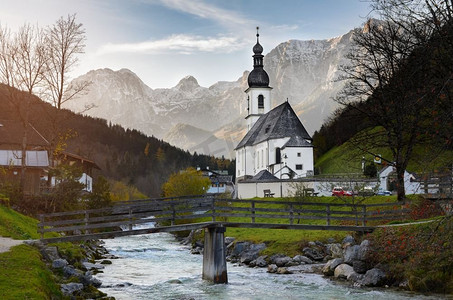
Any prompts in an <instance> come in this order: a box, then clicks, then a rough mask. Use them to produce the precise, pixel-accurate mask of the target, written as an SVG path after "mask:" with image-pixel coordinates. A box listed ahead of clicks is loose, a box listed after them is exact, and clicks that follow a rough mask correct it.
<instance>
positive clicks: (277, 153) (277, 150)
mask: <svg viewBox="0 0 453 300" xmlns="http://www.w3.org/2000/svg"><path fill="white" fill-rule="evenodd" d="M281 162H282V155H281V153H280V148H275V163H276V164H280V163H281Z"/></svg>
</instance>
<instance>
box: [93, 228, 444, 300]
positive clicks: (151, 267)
mask: <svg viewBox="0 0 453 300" xmlns="http://www.w3.org/2000/svg"><path fill="white" fill-rule="evenodd" d="M104 246H105V247H106V248H107V250H108V251H109V252H110V253H111V254H113V255H115V256H118V257H119V258H118V259H113V260H112V262H113V263H112V264H111V265H106V267H105V269H104V272H103V273H99V274H97V275H96V277H97V278H98V279H99V280H101V281H102V286H101V288H100V290H101V291H103V292H105V293H107V294H108V295H109V296H113V297H115V298H116V299H118V300H120V299H134V300H135V299H185V300H187V299H196V300H201V299H231V300H233V299H234V300H241V299H257V300H258V299H259V300H262V299H263V300H265V299H269V300H270V299H272V300H274V299H317V300H321V299H385V300H389V299H441V298H440V297H435V296H430V297H426V296H421V295H414V294H409V293H404V292H395V291H392V290H386V289H377V290H372V289H362V288H353V287H348V286H347V285H345V284H341V283H336V282H333V281H331V280H329V279H326V278H324V277H323V276H321V275H318V274H291V275H277V274H269V273H267V272H266V270H267V269H265V268H248V267H243V266H237V265H234V264H228V266H227V269H228V281H229V283H228V284H211V283H209V282H206V281H204V280H202V279H201V272H202V264H203V257H202V256H201V255H192V254H191V253H190V249H189V248H188V247H187V246H182V245H181V244H180V243H178V242H177V241H176V239H175V238H174V237H173V236H172V235H171V234H168V233H155V234H148V235H141V236H127V237H120V238H115V239H109V240H105V245H104Z"/></svg>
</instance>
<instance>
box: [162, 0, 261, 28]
mask: <svg viewBox="0 0 453 300" xmlns="http://www.w3.org/2000/svg"><path fill="white" fill-rule="evenodd" d="M160 3H162V4H163V5H164V6H166V7H168V8H170V9H174V10H178V11H180V12H184V13H188V14H191V15H195V16H197V17H200V18H203V19H209V20H212V21H215V22H218V23H220V24H222V25H224V26H226V27H237V26H241V27H242V26H244V25H249V24H251V23H253V22H255V21H253V20H250V19H248V18H245V17H243V16H241V15H240V14H239V13H237V12H235V11H231V10H227V9H223V8H220V7H217V6H214V5H211V4H208V3H205V2H203V1H200V0H195V1H187V0H160Z"/></svg>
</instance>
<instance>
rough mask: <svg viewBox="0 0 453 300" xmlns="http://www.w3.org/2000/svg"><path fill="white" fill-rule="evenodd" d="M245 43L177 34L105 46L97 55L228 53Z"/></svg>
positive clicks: (235, 40)
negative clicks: (153, 39) (160, 38)
mask: <svg viewBox="0 0 453 300" xmlns="http://www.w3.org/2000/svg"><path fill="white" fill-rule="evenodd" d="M244 45H246V43H245V42H244V41H243V40H241V39H239V38H237V37H231V36H219V37H202V36H193V35H184V34H177V35H171V36H170V37H168V38H165V39H162V40H156V41H145V42H139V43H123V44H111V43H109V44H105V45H103V46H101V47H100V48H99V49H98V51H97V54H98V55H103V54H109V53H143V54H158V53H164V52H173V53H178V54H193V53H195V52H219V53H230V52H234V51H236V50H238V49H241V48H242V47H244Z"/></svg>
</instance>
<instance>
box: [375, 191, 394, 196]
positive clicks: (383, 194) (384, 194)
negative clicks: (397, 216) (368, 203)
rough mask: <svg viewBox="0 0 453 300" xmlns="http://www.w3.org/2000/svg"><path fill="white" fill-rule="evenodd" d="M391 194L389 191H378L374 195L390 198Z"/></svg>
mask: <svg viewBox="0 0 453 300" xmlns="http://www.w3.org/2000/svg"><path fill="white" fill-rule="evenodd" d="M391 194H392V192H390V191H378V192H377V193H376V195H379V196H390V195H391Z"/></svg>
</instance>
